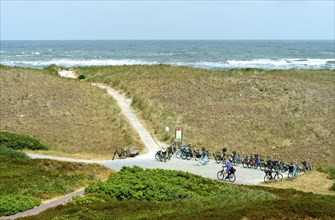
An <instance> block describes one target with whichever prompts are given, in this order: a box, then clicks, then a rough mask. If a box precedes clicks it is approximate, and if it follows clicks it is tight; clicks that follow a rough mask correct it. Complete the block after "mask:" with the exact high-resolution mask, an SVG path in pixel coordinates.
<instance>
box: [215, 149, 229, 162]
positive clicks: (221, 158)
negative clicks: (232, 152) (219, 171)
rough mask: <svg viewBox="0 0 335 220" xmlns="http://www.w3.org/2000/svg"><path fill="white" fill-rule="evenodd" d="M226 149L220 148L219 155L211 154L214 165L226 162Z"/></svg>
mask: <svg viewBox="0 0 335 220" xmlns="http://www.w3.org/2000/svg"><path fill="white" fill-rule="evenodd" d="M226 151H227V148H222V150H221V151H220V153H219V154H213V156H214V159H215V161H216V163H218V164H220V163H221V162H224V161H225V160H226Z"/></svg>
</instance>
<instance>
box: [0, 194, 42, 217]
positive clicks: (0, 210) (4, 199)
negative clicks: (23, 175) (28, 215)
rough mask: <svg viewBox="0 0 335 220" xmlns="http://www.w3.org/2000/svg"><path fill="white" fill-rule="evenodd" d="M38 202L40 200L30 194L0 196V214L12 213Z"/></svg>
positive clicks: (28, 207)
mask: <svg viewBox="0 0 335 220" xmlns="http://www.w3.org/2000/svg"><path fill="white" fill-rule="evenodd" d="M40 204H41V200H40V199H37V198H34V197H32V196H12V195H6V196H0V216H6V215H13V214H15V213H18V212H23V211H26V210H28V209H31V208H34V207H35V206H38V205H40Z"/></svg>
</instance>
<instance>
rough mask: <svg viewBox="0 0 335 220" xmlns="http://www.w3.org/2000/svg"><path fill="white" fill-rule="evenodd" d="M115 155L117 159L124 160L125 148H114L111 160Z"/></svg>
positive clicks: (125, 155)
mask: <svg viewBox="0 0 335 220" xmlns="http://www.w3.org/2000/svg"><path fill="white" fill-rule="evenodd" d="M116 154H117V155H118V156H119V159H125V158H126V157H128V150H127V149H126V148H123V149H120V148H116V149H115V152H114V155H113V158H112V160H114V158H115V156H116Z"/></svg>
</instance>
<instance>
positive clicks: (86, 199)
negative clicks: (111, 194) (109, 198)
mask: <svg viewBox="0 0 335 220" xmlns="http://www.w3.org/2000/svg"><path fill="white" fill-rule="evenodd" d="M92 202H105V200H103V199H101V198H97V197H95V196H74V197H73V198H72V200H71V201H70V202H69V204H72V205H84V204H90V203H92Z"/></svg>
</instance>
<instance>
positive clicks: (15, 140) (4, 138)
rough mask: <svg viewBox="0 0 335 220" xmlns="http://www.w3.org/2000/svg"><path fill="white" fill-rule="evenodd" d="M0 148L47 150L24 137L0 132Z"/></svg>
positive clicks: (32, 139) (34, 140)
mask: <svg viewBox="0 0 335 220" xmlns="http://www.w3.org/2000/svg"><path fill="white" fill-rule="evenodd" d="M0 146H1V147H7V148H11V149H14V150H23V149H26V150H47V149H48V147H47V146H44V145H42V144H41V143H40V142H39V141H38V140H36V139H34V138H31V137H29V136H26V135H19V134H14V133H9V132H0Z"/></svg>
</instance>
